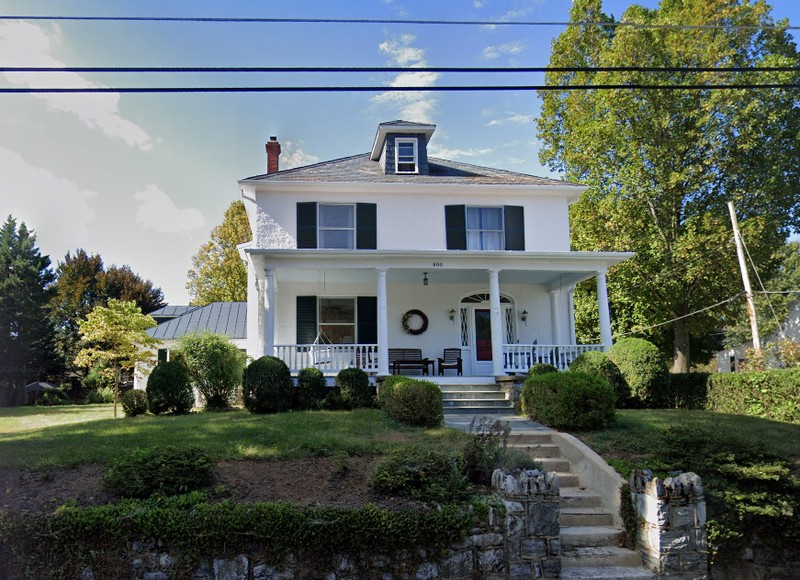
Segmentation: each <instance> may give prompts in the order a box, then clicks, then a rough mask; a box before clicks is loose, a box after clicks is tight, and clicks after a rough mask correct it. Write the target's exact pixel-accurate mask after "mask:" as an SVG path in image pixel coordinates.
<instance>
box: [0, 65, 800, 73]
mask: <svg viewBox="0 0 800 580" xmlns="http://www.w3.org/2000/svg"><path fill="white" fill-rule="evenodd" d="M0 72H3V73H51V72H52V73H62V72H69V73H429V72H430V73H434V72H435V73H481V74H486V73H503V74H506V73H508V74H515V73H548V72H556V73H579V72H585V73H604V72H668V73H750V72H753V73H764V72H800V67H798V66H769V67H766V66H765V67H744V66H742V67H678V66H598V67H554V66H541V67H519V68H511V67H414V68H410V67H339V66H332V67H325V66H309V67H296V66H243V67H146V66H144V67H98V66H69V67H41V66H6V67H0Z"/></svg>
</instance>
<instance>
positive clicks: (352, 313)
mask: <svg viewBox="0 0 800 580" xmlns="http://www.w3.org/2000/svg"><path fill="white" fill-rule="evenodd" d="M317 320H318V321H319V322H318V330H319V337H320V342H323V343H326V344H355V343H356V299H355V298H323V297H320V298H319V318H318V319H317Z"/></svg>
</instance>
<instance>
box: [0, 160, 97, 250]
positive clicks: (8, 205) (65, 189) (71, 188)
mask: <svg viewBox="0 0 800 580" xmlns="http://www.w3.org/2000/svg"><path fill="white" fill-rule="evenodd" d="M0 176H2V178H0V183H1V184H2V186H0V207H4V208H5V210H4V211H5V212H7V213H10V214H12V215H13V216H14V217H15V218H16V219H17V220H18V221H24V222H25V223H26V225H27V226H28V227H29V228H30V229H33V230H36V234H37V241H38V245H39V247H40V248H41V249H42V253H43V254H50V255H51V257H52V258H53V261H54V262H55V259H57V257H58V256H59V255H63V254H65V253H66V251H67V249H69V248H77V247H80V246H85V245H86V244H87V242H88V241H89V224H91V223H92V222H93V221H94V220H95V216H96V214H95V211H94V209H92V207H91V206H90V205H89V203H88V202H89V200H90V199H92V198H93V197H95V196H97V193H96V192H94V191H90V190H87V189H81V188H80V187H79V186H78V185H76V184H75V183H72V182H71V181H68V180H66V179H64V178H61V177H58V176H57V175H54V174H53V173H51V172H50V171H48V170H47V169H43V168H41V167H35V166H33V165H31V164H29V163H28V162H27V161H26V160H25V159H24V158H23V157H22V156H21V155H20V154H19V153H16V152H14V151H9V150H8V149H3V148H0ZM6 217H7V214H5V215H3V216H0V219H5V218H6Z"/></svg>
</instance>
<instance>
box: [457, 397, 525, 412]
mask: <svg viewBox="0 0 800 580" xmlns="http://www.w3.org/2000/svg"><path fill="white" fill-rule="evenodd" d="M442 404H443V405H444V408H445V409H451V408H453V407H499V408H502V409H506V410H508V409H512V408H513V403H511V401H506V400H505V399H459V400H457V401H442Z"/></svg>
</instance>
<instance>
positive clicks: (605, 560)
mask: <svg viewBox="0 0 800 580" xmlns="http://www.w3.org/2000/svg"><path fill="white" fill-rule="evenodd" d="M641 565H642V557H641V555H640V554H639V552H635V551H633V550H629V549H627V548H619V547H617V546H599V547H585V546H584V547H572V548H565V549H564V550H563V551H562V552H561V566H562V567H563V568H580V567H591V568H600V567H602V568H612V567H613V568H636V567H639V566H641Z"/></svg>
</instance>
